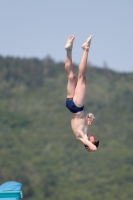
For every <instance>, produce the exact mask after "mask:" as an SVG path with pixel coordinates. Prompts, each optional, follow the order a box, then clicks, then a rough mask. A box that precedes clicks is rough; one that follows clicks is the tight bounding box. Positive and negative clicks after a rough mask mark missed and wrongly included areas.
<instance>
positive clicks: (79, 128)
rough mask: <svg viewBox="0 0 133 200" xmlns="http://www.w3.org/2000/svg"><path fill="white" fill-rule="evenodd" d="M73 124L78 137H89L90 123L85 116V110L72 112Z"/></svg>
mask: <svg viewBox="0 0 133 200" xmlns="http://www.w3.org/2000/svg"><path fill="white" fill-rule="evenodd" d="M71 126H72V130H73V132H74V134H75V136H76V138H77V139H79V138H80V137H82V138H86V139H87V131H88V125H87V121H86V118H85V116H84V110H83V111H81V112H78V113H72V119H71Z"/></svg>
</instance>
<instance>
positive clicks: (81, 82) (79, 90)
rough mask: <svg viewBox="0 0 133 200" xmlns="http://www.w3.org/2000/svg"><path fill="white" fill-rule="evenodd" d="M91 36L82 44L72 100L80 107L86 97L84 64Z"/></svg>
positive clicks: (85, 63)
mask: <svg viewBox="0 0 133 200" xmlns="http://www.w3.org/2000/svg"><path fill="white" fill-rule="evenodd" d="M91 39H92V36H90V37H89V38H88V39H87V41H86V42H85V43H84V44H83V45H82V48H83V53H82V58H81V61H80V64H79V69H78V82H77V86H76V89H75V94H74V98H73V101H74V103H75V104H76V105H77V106H78V107H82V106H83V105H84V103H85V97H86V65H87V59H88V52H89V48H90V43H91Z"/></svg>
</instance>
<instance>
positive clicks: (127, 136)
mask: <svg viewBox="0 0 133 200" xmlns="http://www.w3.org/2000/svg"><path fill="white" fill-rule="evenodd" d="M74 70H75V71H77V66H76V65H74ZM66 84H67V80H66V77H65V72H64V63H63V62H59V63H56V62H54V61H53V60H52V59H51V58H50V57H47V58H45V59H43V60H39V59H36V58H33V59H20V58H12V57H6V58H4V57H2V56H0V141H1V142H0V157H1V161H0V169H1V173H0V180H1V183H3V182H5V181H8V180H15V181H18V182H21V183H22V184H23V193H24V199H28V200H42V199H47V200H51V199H58V200H68V199H73V200H81V199H93V200H103V199H108V200H112V199H113V200H115V199H117V200H118V199H119V200H125V199H132V198H133V191H132V182H133V168H132V164H133V157H132V152H133V147H132V146H133V142H132V141H133V135H132V130H133V123H132V121H133V115H132V113H133V104H132V99H133V87H132V85H133V73H117V72H114V71H111V70H109V69H100V68H97V67H93V66H90V67H89V68H87V98H86V105H85V112H86V114H87V112H92V113H94V115H95V116H96V120H95V122H94V124H93V125H92V126H91V127H90V129H89V131H90V132H92V133H94V134H95V135H96V136H97V137H98V138H99V139H100V146H99V149H98V151H97V152H96V153H94V154H93V153H92V154H90V153H88V152H87V151H86V150H85V148H84V146H83V145H82V144H81V143H80V142H79V141H77V140H76V139H75V137H74V134H73V133H72V130H71V127H70V113H69V111H68V110H67V109H66V108H65V99H66Z"/></svg>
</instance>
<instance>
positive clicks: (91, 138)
mask: <svg viewBox="0 0 133 200" xmlns="http://www.w3.org/2000/svg"><path fill="white" fill-rule="evenodd" d="M89 140H90V142H92V143H93V142H94V141H95V137H94V136H93V135H90V138H89Z"/></svg>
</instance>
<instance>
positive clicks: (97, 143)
mask: <svg viewBox="0 0 133 200" xmlns="http://www.w3.org/2000/svg"><path fill="white" fill-rule="evenodd" d="M92 144H94V145H95V146H96V147H97V148H98V146H99V140H97V139H96V141H94V142H92Z"/></svg>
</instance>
